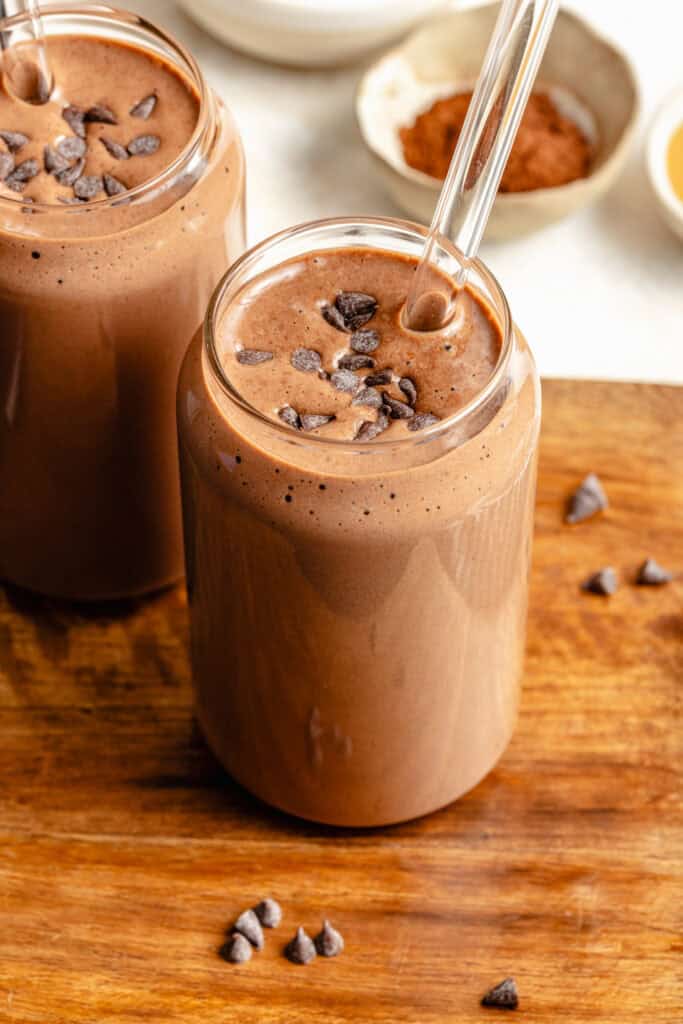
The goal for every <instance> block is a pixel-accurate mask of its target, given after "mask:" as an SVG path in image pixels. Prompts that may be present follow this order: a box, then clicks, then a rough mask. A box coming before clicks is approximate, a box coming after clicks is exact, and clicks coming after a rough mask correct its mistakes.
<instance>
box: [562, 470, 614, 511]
mask: <svg viewBox="0 0 683 1024" xmlns="http://www.w3.org/2000/svg"><path fill="white" fill-rule="evenodd" d="M607 506H608V501H607V495H606V494H605V492H604V490H603V487H602V484H601V483H600V480H599V479H598V477H597V476H596V474H595V473H589V474H588V476H587V477H586V478H585V480H583V481H582V483H581V484H580V485H579V487H578V488H577V489H576V490H575V491H574V493H573V494H572V496H571V497H570V499H569V504H568V507H567V514H566V515H565V517H564V521H565V523H582V522H583V521H584V519H589V518H590V517H591V516H594V515H595V513H596V512H601V511H602V510H603V509H606V508H607Z"/></svg>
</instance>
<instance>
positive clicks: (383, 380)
mask: <svg viewBox="0 0 683 1024" xmlns="http://www.w3.org/2000/svg"><path fill="white" fill-rule="evenodd" d="M391 377H392V374H391V370H380V371H379V373H371V374H370V376H369V377H366V378H365V383H366V384H367V386H368V387H369V388H376V387H379V385H380V384H391Z"/></svg>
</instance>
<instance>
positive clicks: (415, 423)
mask: <svg viewBox="0 0 683 1024" xmlns="http://www.w3.org/2000/svg"><path fill="white" fill-rule="evenodd" d="M438 422H439V417H438V416H435V415H434V413H433V412H418V413H417V415H416V416H413V418H412V420H411V421H410V423H409V424H408V430H424V429H425V427H431V426H433V425H434V424H435V423H438Z"/></svg>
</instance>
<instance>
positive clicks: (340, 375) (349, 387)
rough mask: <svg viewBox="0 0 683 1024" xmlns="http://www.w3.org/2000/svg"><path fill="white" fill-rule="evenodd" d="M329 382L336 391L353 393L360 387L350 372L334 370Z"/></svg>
mask: <svg viewBox="0 0 683 1024" xmlns="http://www.w3.org/2000/svg"><path fill="white" fill-rule="evenodd" d="M330 382H331V384H332V386H333V387H334V388H336V389H337V391H347V392H349V393H353V392H354V391H357V390H358V388H359V387H360V381H359V380H358V377H356V375H355V373H353V372H352V371H351V370H335V371H334V373H333V374H332V375H331V377H330Z"/></svg>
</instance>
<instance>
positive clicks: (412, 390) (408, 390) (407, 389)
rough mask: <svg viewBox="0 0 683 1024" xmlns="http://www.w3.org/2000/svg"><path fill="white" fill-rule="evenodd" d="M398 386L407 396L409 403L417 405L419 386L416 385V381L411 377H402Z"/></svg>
mask: <svg viewBox="0 0 683 1024" xmlns="http://www.w3.org/2000/svg"><path fill="white" fill-rule="evenodd" d="M398 386H399V388H400V389H401V391H402V392H403V394H404V395H405V396H406V399H407V400H408V404H409V405H415V403H416V402H417V388H416V387H415V382H414V381H413V380H411V379H410V377H401V379H400V381H399V382H398Z"/></svg>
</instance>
